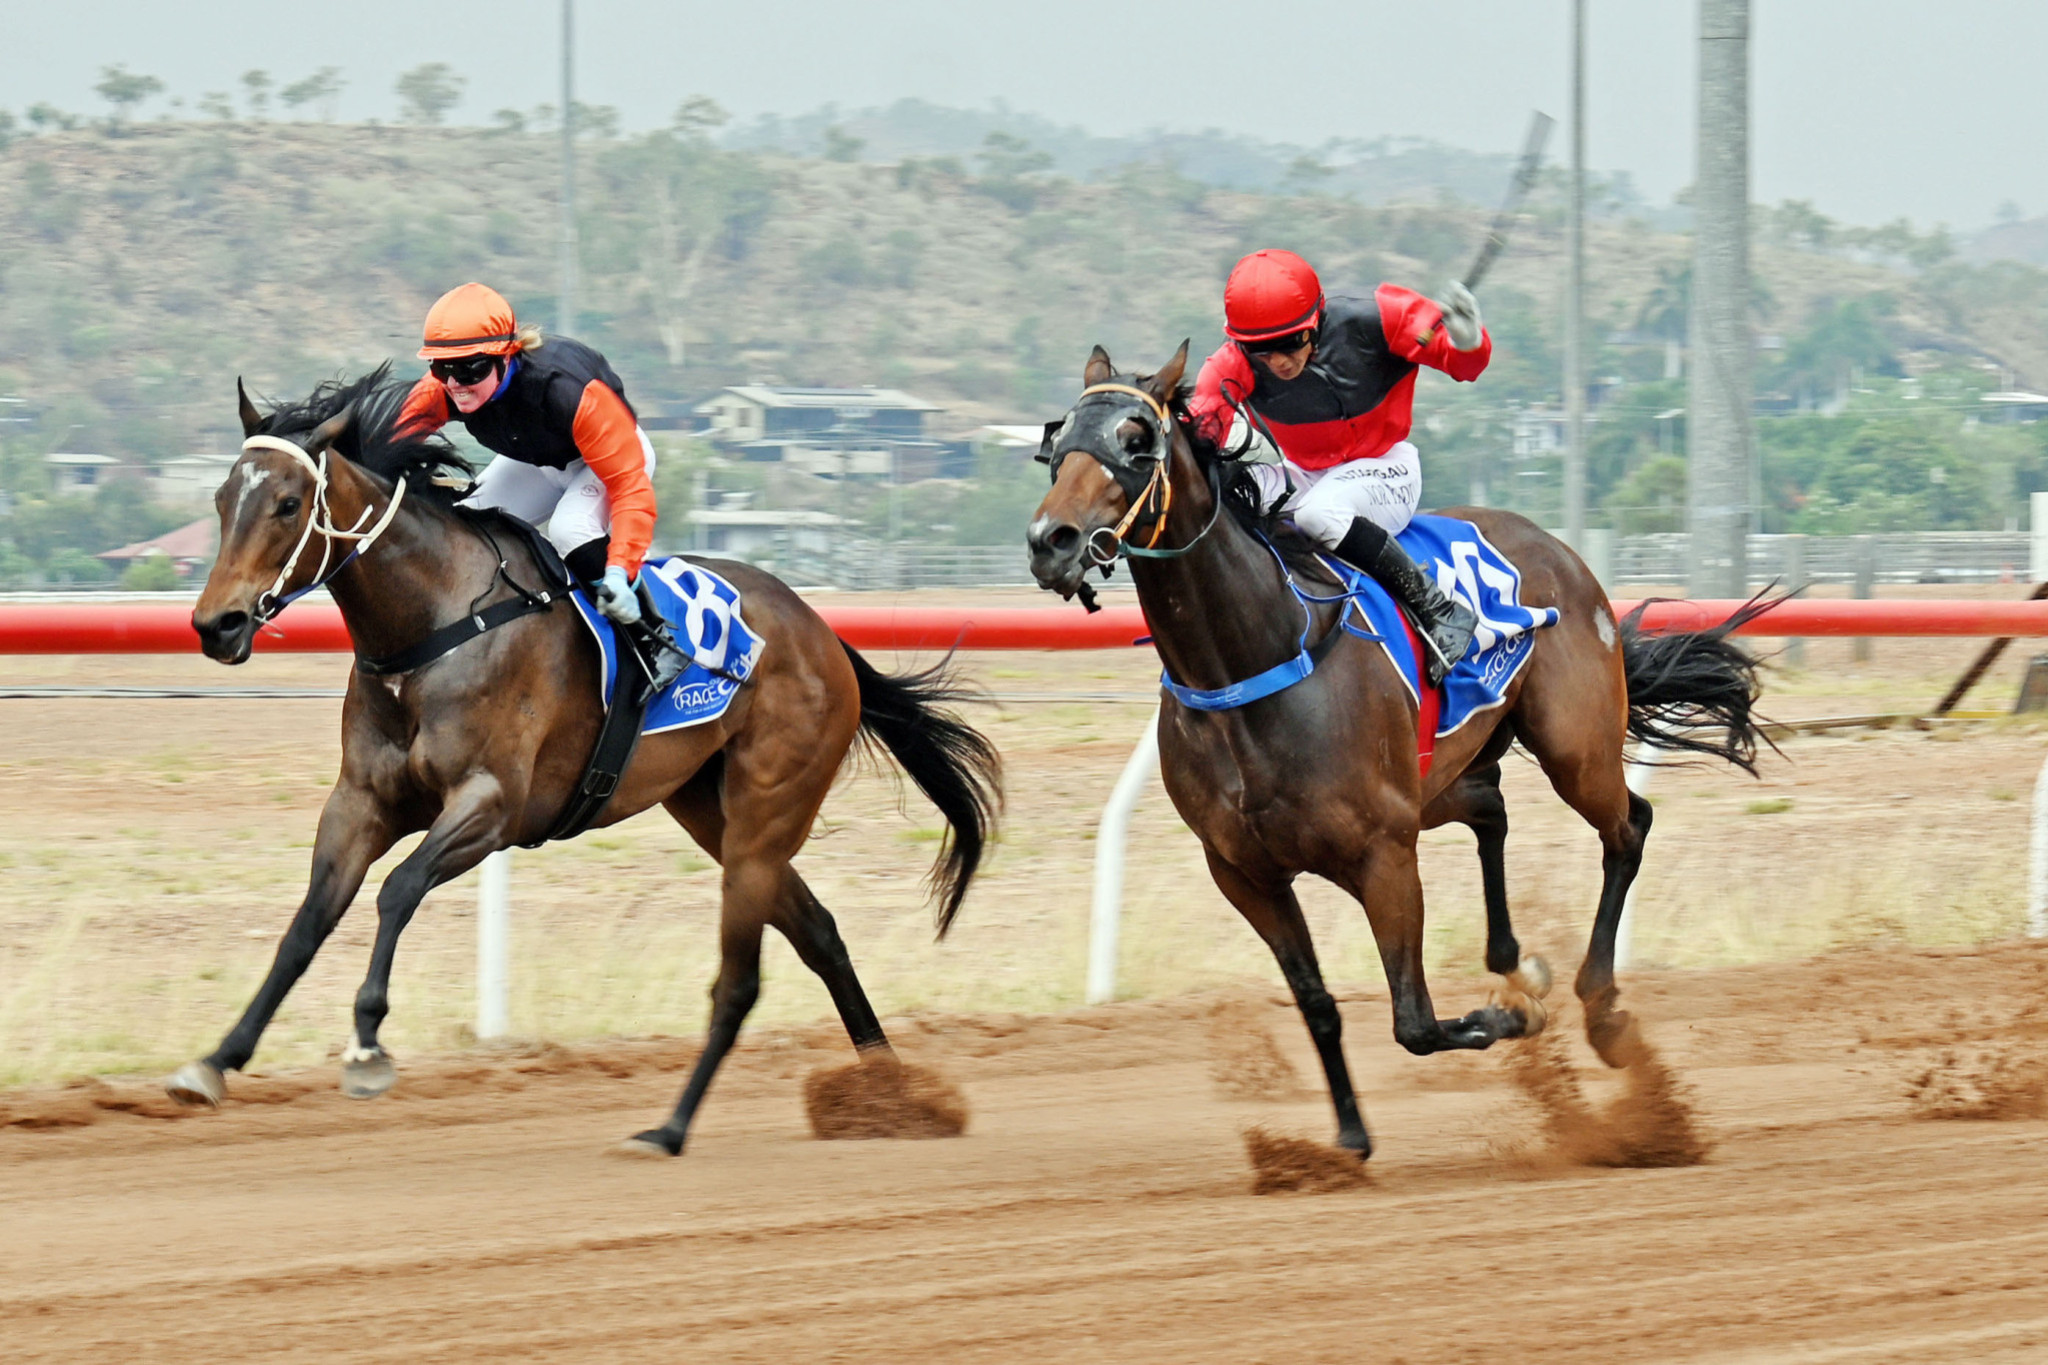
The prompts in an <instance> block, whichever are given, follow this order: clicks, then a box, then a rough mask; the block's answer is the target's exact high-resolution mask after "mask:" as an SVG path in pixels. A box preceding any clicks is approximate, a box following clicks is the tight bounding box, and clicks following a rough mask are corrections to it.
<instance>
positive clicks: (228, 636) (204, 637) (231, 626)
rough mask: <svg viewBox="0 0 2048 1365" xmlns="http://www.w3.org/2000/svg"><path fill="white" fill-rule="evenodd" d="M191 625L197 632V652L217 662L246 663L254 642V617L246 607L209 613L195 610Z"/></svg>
mask: <svg viewBox="0 0 2048 1365" xmlns="http://www.w3.org/2000/svg"><path fill="white" fill-rule="evenodd" d="M192 629H193V630H194V631H196V632H198V634H199V649H200V652H201V653H203V654H205V655H206V657H207V658H209V659H213V660H216V661H217V662H220V663H224V664H239V663H246V662H248V659H249V651H250V650H251V649H253V648H255V645H256V618H255V617H253V616H251V615H249V613H248V612H246V611H224V612H221V613H219V614H218V615H216V616H212V617H207V616H202V615H200V614H199V613H198V612H196V611H195V612H193V613H192Z"/></svg>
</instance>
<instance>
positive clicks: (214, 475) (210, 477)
mask: <svg viewBox="0 0 2048 1365" xmlns="http://www.w3.org/2000/svg"><path fill="white" fill-rule="evenodd" d="M238 458H240V457H238V456H235V455H174V456H172V457H171V458H170V459H168V460H164V461H162V462H161V463H159V464H158V465H157V467H156V473H155V476H154V477H153V478H152V479H151V480H150V483H151V489H150V491H151V493H152V494H153V495H154V496H155V498H156V500H157V501H158V502H160V503H162V504H163V505H164V506H166V507H201V506H204V505H206V504H207V503H210V502H212V501H213V494H214V490H216V489H218V488H219V487H220V486H221V484H222V483H223V482H225V481H226V479H227V476H228V471H229V470H230V469H233V468H234V467H235V461H236V460H237V459H238Z"/></svg>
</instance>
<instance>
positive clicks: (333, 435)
mask: <svg viewBox="0 0 2048 1365" xmlns="http://www.w3.org/2000/svg"><path fill="white" fill-rule="evenodd" d="M355 422H356V405H355V404H354V403H350V404H349V405H348V406H347V407H345V408H343V409H342V410H341V411H340V412H337V413H335V414H334V416H332V417H330V418H328V419H327V420H326V421H324V422H322V423H321V424H320V425H319V426H317V427H314V428H313V430H312V433H311V434H310V435H308V436H307V437H306V442H305V446H304V450H305V452H306V453H307V454H308V455H311V454H313V453H314V452H315V451H319V450H324V449H326V448H327V447H328V446H331V445H333V444H334V443H335V442H336V441H338V440H340V439H341V438H342V434H343V433H344V432H346V431H347V430H348V429H349V428H350V427H352V426H354V425H355Z"/></svg>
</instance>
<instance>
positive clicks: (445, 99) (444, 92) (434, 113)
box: [394, 62, 466, 127]
mask: <svg viewBox="0 0 2048 1365" xmlns="http://www.w3.org/2000/svg"><path fill="white" fill-rule="evenodd" d="M464 84H466V82H465V81H464V80H463V78H462V77H460V76H458V75H456V74H455V69H454V68H453V67H451V66H449V65H448V63H446V62H426V63H423V64H422V65H419V66H416V67H414V68H413V69H412V70H410V71H408V72H406V73H405V74H404V75H402V76H400V77H399V78H398V81H397V84H396V86H395V87H394V88H395V89H396V90H397V91H398V106H399V117H400V118H401V119H403V120H404V121H405V122H407V123H420V124H425V125H427V126H428V127H438V126H439V125H440V124H442V123H443V122H445V121H446V120H447V118H448V111H449V110H451V109H453V108H454V107H455V106H456V105H458V104H460V103H461V102H462V87H463V86H464Z"/></svg>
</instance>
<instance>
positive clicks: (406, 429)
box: [391, 374, 448, 441]
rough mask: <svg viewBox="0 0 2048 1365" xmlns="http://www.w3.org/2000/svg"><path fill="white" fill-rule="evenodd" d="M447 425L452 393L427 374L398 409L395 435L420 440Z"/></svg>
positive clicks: (407, 439) (410, 439)
mask: <svg viewBox="0 0 2048 1365" xmlns="http://www.w3.org/2000/svg"><path fill="white" fill-rule="evenodd" d="M447 425H448V390H447V389H445V388H443V387H442V385H441V381H440V380H438V379H436V378H434V376H432V375H430V374H423V375H421V376H420V379H419V383H417V384H414V385H413V386H412V392H411V393H408V394H407V395H406V396H405V403H404V405H403V406H401V407H400V408H399V409H398V420H397V421H395V422H393V423H392V424H391V434H392V436H393V437H394V438H395V439H397V440H401V441H420V440H425V439H426V438H427V437H429V436H432V435H433V434H434V433H435V432H437V431H439V430H440V429H441V428H442V427H445V426H447Z"/></svg>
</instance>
